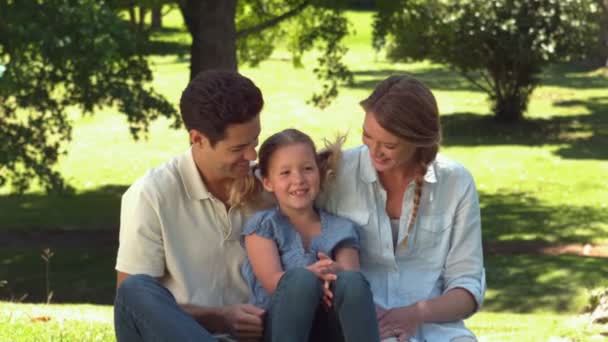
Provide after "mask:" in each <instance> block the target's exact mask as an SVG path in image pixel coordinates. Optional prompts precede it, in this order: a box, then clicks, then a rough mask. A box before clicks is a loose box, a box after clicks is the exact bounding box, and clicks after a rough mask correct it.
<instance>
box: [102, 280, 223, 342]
mask: <svg viewBox="0 0 608 342" xmlns="http://www.w3.org/2000/svg"><path fill="white" fill-rule="evenodd" d="M114 330H115V332H116V340H117V341H118V342H122V341H129V342H131V341H203V342H207V341H216V339H215V338H214V337H213V336H212V335H211V334H210V333H209V332H208V331H207V330H205V328H203V327H202V326H201V325H200V324H198V323H197V322H196V321H195V320H194V318H192V316H190V315H189V314H187V313H186V312H184V311H183V310H182V309H181V308H180V306H179V305H178V304H177V302H176V301H175V297H173V294H171V292H169V290H167V289H166V288H165V287H164V286H163V285H162V284H160V283H159V282H158V281H157V280H156V279H154V278H152V277H150V276H147V275H142V274H138V275H132V276H130V277H128V278H127V279H125V280H124V281H123V282H122V283H121V284H120V287H119V288H118V290H117V291H116V300H115V301H114Z"/></svg>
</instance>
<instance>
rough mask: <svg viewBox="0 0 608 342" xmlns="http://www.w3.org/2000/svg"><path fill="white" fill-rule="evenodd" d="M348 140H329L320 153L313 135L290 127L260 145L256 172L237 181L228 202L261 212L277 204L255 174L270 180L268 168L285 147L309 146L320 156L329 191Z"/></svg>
mask: <svg viewBox="0 0 608 342" xmlns="http://www.w3.org/2000/svg"><path fill="white" fill-rule="evenodd" d="M344 141H345V137H344V136H338V137H337V138H336V140H335V141H334V142H328V141H327V140H326V141H325V148H324V149H323V150H321V151H319V152H318V153H317V149H316V146H315V143H314V142H313V141H312V139H311V138H310V136H308V135H307V134H306V133H303V132H301V131H299V130H297V129H293V128H289V129H285V130H283V131H280V132H278V133H275V134H273V135H271V136H270V137H268V138H267V139H266V140H265V141H264V142H263V143H262V145H261V146H260V149H259V152H258V164H257V165H256V166H254V168H253V170H252V173H251V174H250V175H249V176H247V177H244V178H242V179H237V180H236V181H235V182H234V183H233V185H232V188H231V189H230V198H229V200H228V203H229V205H231V206H241V207H244V208H245V209H248V210H259V209H263V208H267V207H270V206H271V205H274V204H275V203H274V198H270V197H273V196H268V195H267V194H266V195H265V193H264V191H263V187H262V182H261V181H260V179H259V178H258V177H256V175H255V173H256V172H259V175H260V176H261V177H268V167H269V165H270V161H271V159H272V156H273V154H274V152H275V151H277V150H278V149H280V148H281V147H285V146H289V145H294V144H306V145H308V146H310V148H311V152H312V153H313V154H315V155H316V162H317V167H318V168H319V176H320V179H321V190H323V189H325V188H326V187H327V186H328V184H330V183H331V181H332V179H333V178H334V177H335V174H336V172H337V168H338V165H339V164H340V159H341V155H342V153H341V148H342V144H343V143H344Z"/></svg>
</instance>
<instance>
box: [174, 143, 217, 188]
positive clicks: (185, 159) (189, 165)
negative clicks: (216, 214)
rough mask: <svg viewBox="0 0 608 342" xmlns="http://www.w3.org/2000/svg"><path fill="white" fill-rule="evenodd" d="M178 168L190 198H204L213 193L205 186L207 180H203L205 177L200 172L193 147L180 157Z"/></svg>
mask: <svg viewBox="0 0 608 342" xmlns="http://www.w3.org/2000/svg"><path fill="white" fill-rule="evenodd" d="M177 168H178V170H179V174H180V176H181V179H182V183H183V184H184V189H186V194H188V198H190V199H192V200H203V199H208V198H210V197H211V194H209V191H208V190H207V187H206V186H205V182H203V179H202V178H201V175H200V173H199V172H198V168H197V167H196V163H195V162H194V157H193V155H192V148H189V149H188V151H186V152H184V153H182V154H181V155H180V156H179V157H178V159H177Z"/></svg>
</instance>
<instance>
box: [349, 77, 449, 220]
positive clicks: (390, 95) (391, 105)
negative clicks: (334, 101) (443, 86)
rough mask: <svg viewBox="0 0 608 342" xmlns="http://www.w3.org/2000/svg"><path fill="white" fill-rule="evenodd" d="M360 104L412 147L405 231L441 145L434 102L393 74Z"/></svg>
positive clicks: (412, 82)
mask: <svg viewBox="0 0 608 342" xmlns="http://www.w3.org/2000/svg"><path fill="white" fill-rule="evenodd" d="M360 104H361V106H362V107H363V109H364V110H365V112H366V113H367V114H371V115H374V118H375V119H376V121H378V123H379V124H380V126H382V128H384V129H385V130H387V131H388V132H390V133H392V134H394V135H395V136H397V137H399V138H401V139H403V140H405V141H407V142H408V143H410V144H412V145H414V146H416V153H415V156H414V158H416V161H417V163H416V166H417V167H416V170H415V177H414V180H415V182H416V189H415V192H414V207H413V212H412V218H411V220H410V223H409V225H408V228H407V229H408V231H409V230H410V229H411V228H412V227H413V225H414V223H415V221H416V216H417V214H418V208H419V206H420V199H421V197H422V186H423V184H424V182H423V179H424V175H425V174H426V171H427V168H428V166H429V164H430V163H431V162H432V161H433V160H434V159H435V157H436V156H437V152H438V151H439V144H440V142H441V124H440V122H439V109H438V108H437V101H436V100H435V97H434V96H433V93H432V92H431V90H430V89H429V88H428V87H427V86H425V85H424V84H423V83H422V82H420V81H418V80H416V79H414V78H412V77H410V76H407V75H393V76H390V77H388V78H387V79H385V80H384V81H382V82H380V84H378V85H377V86H376V89H374V91H373V92H372V94H371V95H370V96H369V97H368V98H366V99H365V100H363V101H361V102H360Z"/></svg>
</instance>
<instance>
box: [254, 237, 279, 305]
mask: <svg viewBox="0 0 608 342" xmlns="http://www.w3.org/2000/svg"><path fill="white" fill-rule="evenodd" d="M245 249H246V250H247V256H248V257H249V261H250V262H251V267H252V268H253V273H254V274H255V276H256V278H257V279H258V280H259V281H260V283H261V284H262V286H263V287H264V289H266V291H268V294H272V293H274V290H275V289H276V287H277V284H278V283H279V280H281V277H282V276H283V273H285V272H283V268H282V267H281V261H280V260H279V251H278V249H277V245H276V244H275V242H274V241H272V240H269V239H266V238H263V237H261V236H259V235H257V234H250V235H247V236H246V237H245Z"/></svg>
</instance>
